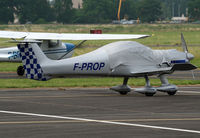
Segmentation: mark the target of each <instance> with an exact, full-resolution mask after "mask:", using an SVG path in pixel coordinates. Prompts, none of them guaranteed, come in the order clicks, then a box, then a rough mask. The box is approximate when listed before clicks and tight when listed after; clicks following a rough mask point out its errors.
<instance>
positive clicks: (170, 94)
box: [167, 91, 176, 96]
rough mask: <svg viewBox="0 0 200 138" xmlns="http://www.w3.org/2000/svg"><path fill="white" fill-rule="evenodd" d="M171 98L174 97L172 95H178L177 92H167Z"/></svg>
mask: <svg viewBox="0 0 200 138" xmlns="http://www.w3.org/2000/svg"><path fill="white" fill-rule="evenodd" d="M167 93H168V95H169V96H172V95H175V94H176V91H175V92H167Z"/></svg>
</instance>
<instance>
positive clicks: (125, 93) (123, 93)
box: [119, 92, 128, 95]
mask: <svg viewBox="0 0 200 138" xmlns="http://www.w3.org/2000/svg"><path fill="white" fill-rule="evenodd" d="M119 93H120V94H121V95H127V94H128V92H119Z"/></svg>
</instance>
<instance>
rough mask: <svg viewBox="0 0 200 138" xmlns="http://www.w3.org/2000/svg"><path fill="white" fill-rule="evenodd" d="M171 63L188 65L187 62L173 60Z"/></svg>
mask: <svg viewBox="0 0 200 138" xmlns="http://www.w3.org/2000/svg"><path fill="white" fill-rule="evenodd" d="M171 63H172V64H178V63H186V61H185V60H172V61H171Z"/></svg>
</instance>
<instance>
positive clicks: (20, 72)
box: [17, 66, 24, 76]
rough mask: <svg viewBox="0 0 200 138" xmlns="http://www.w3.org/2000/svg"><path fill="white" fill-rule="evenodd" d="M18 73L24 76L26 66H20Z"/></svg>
mask: <svg viewBox="0 0 200 138" xmlns="http://www.w3.org/2000/svg"><path fill="white" fill-rule="evenodd" d="M17 75H18V76H23V75H24V67H23V66H19V67H18V68H17Z"/></svg>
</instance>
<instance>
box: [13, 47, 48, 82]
mask: <svg viewBox="0 0 200 138" xmlns="http://www.w3.org/2000/svg"><path fill="white" fill-rule="evenodd" d="M17 46H18V49H19V51H20V55H21V58H22V63H23V66H24V69H25V73H26V77H27V78H29V79H34V80H40V81H46V80H48V79H49V77H48V76H45V75H44V72H43V70H42V67H41V64H42V63H43V62H45V61H46V60H48V59H47V57H46V56H45V55H44V53H43V52H42V51H41V49H40V48H39V46H38V44H37V43H25V44H24V43H20V44H18V45H17Z"/></svg>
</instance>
